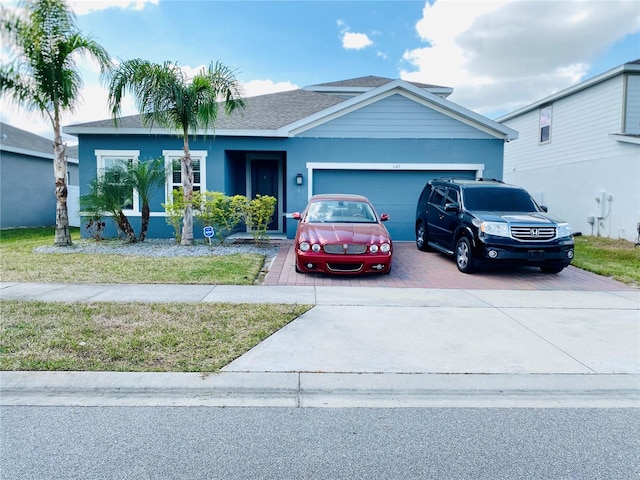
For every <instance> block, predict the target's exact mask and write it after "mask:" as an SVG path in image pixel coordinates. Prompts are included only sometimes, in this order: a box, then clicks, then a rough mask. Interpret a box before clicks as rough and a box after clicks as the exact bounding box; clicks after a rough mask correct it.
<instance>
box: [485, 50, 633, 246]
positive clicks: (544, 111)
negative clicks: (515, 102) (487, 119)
mask: <svg viewBox="0 0 640 480" xmlns="http://www.w3.org/2000/svg"><path fill="white" fill-rule="evenodd" d="M497 121H498V122H500V123H502V124H504V125H506V126H508V127H510V128H513V129H516V130H517V131H518V133H519V134H520V138H519V140H518V141H517V142H513V143H509V144H507V145H506V146H505V159H504V179H505V181H507V182H509V183H515V184H518V185H521V186H523V187H525V188H526V189H527V190H529V191H530V192H531V193H532V194H534V196H536V197H537V199H538V201H539V202H541V203H543V204H546V205H547V206H548V207H549V210H550V212H552V213H555V214H557V215H558V216H560V217H562V218H564V219H565V220H567V221H568V222H569V223H571V225H572V226H573V230H574V232H582V233H584V234H586V235H597V236H603V237H610V238H621V239H626V240H629V241H635V242H639V241H640V60H635V61H633V62H629V63H625V64H623V65H620V66H618V67H616V68H613V69H611V70H609V71H607V72H604V73H602V74H600V75H597V76H595V77H593V78H590V79H588V80H585V81H583V82H581V83H578V84H576V85H574V86H572V87H569V88H567V89H565V90H562V91H561V92H558V93H556V94H554V95H550V96H548V97H545V98H543V99H541V100H538V101H537V102H534V103H532V104H531V105H527V106H526V107H523V108H521V109H519V110H516V111H515V112H512V113H510V114H508V115H505V116H503V117H501V118H498V119H497Z"/></svg>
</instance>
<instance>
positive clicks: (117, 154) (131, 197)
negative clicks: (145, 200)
mask: <svg viewBox="0 0 640 480" xmlns="http://www.w3.org/2000/svg"><path fill="white" fill-rule="evenodd" d="M95 155H96V160H97V167H98V176H99V177H104V175H105V174H107V173H109V174H110V175H112V176H113V178H111V179H110V180H111V181H113V182H117V181H118V180H119V179H118V171H117V168H118V167H120V168H126V167H127V166H128V165H133V164H134V163H136V162H137V161H138V157H139V155H140V151H139V150H96V151H95ZM121 206H122V210H128V211H129V213H132V212H139V211H140V209H139V208H138V192H137V191H136V190H134V189H132V190H131V191H130V192H127V193H123V194H122V198H121Z"/></svg>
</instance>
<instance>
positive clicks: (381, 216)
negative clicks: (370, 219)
mask: <svg viewBox="0 0 640 480" xmlns="http://www.w3.org/2000/svg"><path fill="white" fill-rule="evenodd" d="M390 218H391V217H390V216H389V214H388V213H383V214H382V215H380V221H381V222H386V221H387V220H389V219H390Z"/></svg>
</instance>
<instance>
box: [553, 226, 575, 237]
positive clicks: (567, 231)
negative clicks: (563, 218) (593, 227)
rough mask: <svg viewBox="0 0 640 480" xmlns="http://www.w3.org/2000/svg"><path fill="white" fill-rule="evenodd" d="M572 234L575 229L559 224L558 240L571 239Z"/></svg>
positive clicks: (557, 230)
mask: <svg viewBox="0 0 640 480" xmlns="http://www.w3.org/2000/svg"><path fill="white" fill-rule="evenodd" d="M572 233H573V229H572V228H571V225H569V224H568V223H559V224H558V227H557V229H556V235H557V236H558V238H563V237H570V236H571V234H572Z"/></svg>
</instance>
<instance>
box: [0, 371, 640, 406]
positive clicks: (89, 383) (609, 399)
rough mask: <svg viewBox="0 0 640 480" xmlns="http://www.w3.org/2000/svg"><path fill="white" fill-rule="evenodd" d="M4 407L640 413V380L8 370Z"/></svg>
mask: <svg viewBox="0 0 640 480" xmlns="http://www.w3.org/2000/svg"><path fill="white" fill-rule="evenodd" d="M0 381H1V385H2V386H1V388H0V404H1V405H5V406H8V405H38V406H44V405H48V406H62V405H64V406H69V405H73V406H218V407H246V406H271V407H306V408H324V407H339V408H349V407H376V408H402V407H442V408H445V407H446V408H451V407H467V408H483V407H492V408H502V407H504V408H559V407H562V408H587V407H588V408H640V375H593V374H589V375H511V374H508V375H494V374H487V375H475V374H474V375H463V374H454V375H448V374H430V373H415V374H395V373H383V374H375V373H374V374H363V373H324V372H220V373H213V374H201V373H164V372H157V373H138V372H130V373H129V372H125V373H122V372H0Z"/></svg>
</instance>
